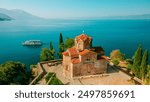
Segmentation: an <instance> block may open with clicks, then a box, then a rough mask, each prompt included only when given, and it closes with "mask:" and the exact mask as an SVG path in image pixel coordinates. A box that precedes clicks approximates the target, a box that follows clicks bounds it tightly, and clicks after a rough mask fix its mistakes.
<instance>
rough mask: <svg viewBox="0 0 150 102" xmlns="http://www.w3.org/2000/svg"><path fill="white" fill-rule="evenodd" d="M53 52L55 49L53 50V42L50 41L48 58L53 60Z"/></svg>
mask: <svg viewBox="0 0 150 102" xmlns="http://www.w3.org/2000/svg"><path fill="white" fill-rule="evenodd" d="M54 54H55V50H54V48H53V44H52V42H50V56H49V57H50V59H51V60H54V58H55V57H54Z"/></svg>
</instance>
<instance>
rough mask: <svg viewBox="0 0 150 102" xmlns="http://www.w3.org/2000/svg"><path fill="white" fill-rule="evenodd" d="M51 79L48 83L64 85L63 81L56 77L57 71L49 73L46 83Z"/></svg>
mask: <svg viewBox="0 0 150 102" xmlns="http://www.w3.org/2000/svg"><path fill="white" fill-rule="evenodd" d="M50 79H51V80H50ZM49 80H50V82H49V83H48V85H63V83H62V82H61V81H60V80H59V79H58V78H57V77H56V74H55V73H51V72H49V73H48V75H47V76H46V77H45V81H46V83H47V82H48V81H49Z"/></svg>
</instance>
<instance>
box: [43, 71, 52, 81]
mask: <svg viewBox="0 0 150 102" xmlns="http://www.w3.org/2000/svg"><path fill="white" fill-rule="evenodd" d="M53 74H54V73H51V72H49V73H48V75H47V76H46V77H45V81H46V83H47V82H48V81H49V79H50V78H51V77H52V75H53Z"/></svg>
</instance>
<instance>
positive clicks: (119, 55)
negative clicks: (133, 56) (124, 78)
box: [110, 50, 125, 61]
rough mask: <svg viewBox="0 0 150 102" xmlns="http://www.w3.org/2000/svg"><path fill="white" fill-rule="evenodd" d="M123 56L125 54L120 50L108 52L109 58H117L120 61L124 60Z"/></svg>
mask: <svg viewBox="0 0 150 102" xmlns="http://www.w3.org/2000/svg"><path fill="white" fill-rule="evenodd" d="M124 57H125V55H124V54H123V53H122V52H121V51H120V50H113V51H112V52H111V53H110V58H111V59H112V60H114V59H118V60H119V61H120V60H124Z"/></svg>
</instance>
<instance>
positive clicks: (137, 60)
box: [132, 45, 142, 77]
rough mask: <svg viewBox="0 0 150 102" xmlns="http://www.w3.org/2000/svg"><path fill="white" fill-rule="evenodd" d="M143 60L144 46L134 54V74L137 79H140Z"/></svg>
mask: <svg viewBox="0 0 150 102" xmlns="http://www.w3.org/2000/svg"><path fill="white" fill-rule="evenodd" d="M141 60H142V46H141V45H140V46H139V47H138V49H137V51H136V52H135V54H134V60H133V67H132V72H133V73H134V74H135V76H136V77H140V65H141Z"/></svg>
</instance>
